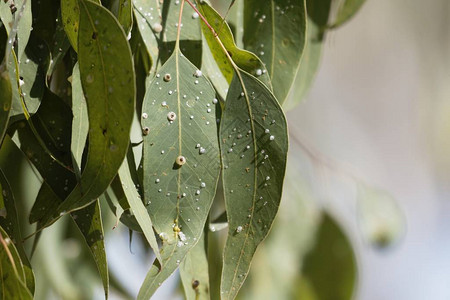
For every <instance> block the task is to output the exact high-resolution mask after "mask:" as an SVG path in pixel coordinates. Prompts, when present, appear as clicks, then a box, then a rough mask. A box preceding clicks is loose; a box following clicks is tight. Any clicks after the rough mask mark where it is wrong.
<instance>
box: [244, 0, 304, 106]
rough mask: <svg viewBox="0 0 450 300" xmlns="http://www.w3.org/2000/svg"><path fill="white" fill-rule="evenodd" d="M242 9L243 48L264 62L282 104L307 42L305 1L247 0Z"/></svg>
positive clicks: (275, 92) (274, 90)
mask: <svg viewBox="0 0 450 300" xmlns="http://www.w3.org/2000/svg"><path fill="white" fill-rule="evenodd" d="M244 12H245V14H244V16H245V18H244V45H245V48H246V49H248V50H250V51H252V52H253V53H256V54H257V55H258V56H259V57H260V58H261V60H262V61H263V62H264V64H265V66H266V68H267V71H268V73H269V76H270V79H271V82H272V86H273V92H274V94H275V96H276V97H277V99H278V101H279V102H280V103H281V104H282V103H283V102H284V100H285V99H286V96H287V95H288V93H289V90H290V89H291V86H292V83H293V82H294V78H295V75H296V74H297V70H298V67H299V64H300V59H301V57H302V54H303V49H304V47H305V43H306V11H305V2H304V0H277V1H275V0H270V1H260V0H247V1H245V9H244ZM259 72H261V70H260V71H259Z"/></svg>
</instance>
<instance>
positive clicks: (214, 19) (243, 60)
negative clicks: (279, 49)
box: [196, 1, 272, 89]
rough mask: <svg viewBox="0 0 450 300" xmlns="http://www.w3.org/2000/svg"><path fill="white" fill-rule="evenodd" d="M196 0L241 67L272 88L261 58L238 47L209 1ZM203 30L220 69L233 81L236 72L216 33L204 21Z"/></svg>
mask: <svg viewBox="0 0 450 300" xmlns="http://www.w3.org/2000/svg"><path fill="white" fill-rule="evenodd" d="M196 2H197V6H198V8H199V10H200V12H201V13H202V14H203V16H204V17H205V18H206V20H207V21H208V23H209V25H210V26H211V27H212V28H213V29H214V30H215V32H216V34H217V36H218V37H219V38H220V40H221V41H222V43H223V45H224V46H225V48H226V50H227V51H228V53H229V55H230V56H231V57H232V58H233V60H234V61H235V63H236V64H237V65H238V66H239V68H241V69H242V70H244V71H246V72H247V73H250V74H252V75H255V76H257V77H258V79H259V80H261V81H262V82H263V83H265V85H266V86H267V87H268V88H269V89H271V88H272V84H271V83H270V77H269V74H268V73H267V70H266V68H265V66H264V64H263V63H262V62H261V60H260V59H259V58H258V57H257V56H256V55H255V54H253V53H251V52H248V51H246V50H242V49H239V48H238V47H236V44H235V43H234V38H233V34H232V33H231V30H230V27H229V26H228V24H227V23H226V22H225V21H224V20H223V18H222V17H221V16H220V15H219V13H218V12H217V11H215V10H214V9H213V8H212V7H211V6H210V5H209V4H208V3H207V2H205V1H202V2H200V1H196ZM202 30H203V34H204V36H205V38H206V41H207V42H208V45H209V48H210V50H211V52H212V55H213V57H214V59H215V60H216V62H217V64H218V66H219V68H220V70H221V71H222V73H223V75H224V77H225V79H226V80H227V82H228V83H231V80H232V79H233V74H234V69H233V66H232V64H231V63H230V61H229V60H228V59H227V57H226V54H225V53H224V52H223V49H222V48H221V46H220V45H219V44H218V43H217V41H216V40H215V39H216V37H215V34H213V33H212V32H211V30H210V28H208V26H207V25H205V24H204V23H202Z"/></svg>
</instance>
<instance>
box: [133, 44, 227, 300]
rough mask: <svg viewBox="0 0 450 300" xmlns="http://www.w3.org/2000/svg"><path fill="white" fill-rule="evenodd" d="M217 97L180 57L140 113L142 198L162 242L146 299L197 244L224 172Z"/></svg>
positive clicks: (163, 74) (176, 52) (159, 76)
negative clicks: (217, 115) (220, 173)
mask: <svg viewBox="0 0 450 300" xmlns="http://www.w3.org/2000/svg"><path fill="white" fill-rule="evenodd" d="M216 105H217V100H216V99H215V92H214V89H213V88H212V86H211V84H210V83H209V82H208V80H207V79H206V78H205V77H204V76H203V75H202V73H201V71H199V70H198V69H197V68H196V67H195V66H194V65H193V64H192V63H190V62H189V60H187V59H186V58H185V57H184V56H183V55H182V53H181V51H180V49H179V48H178V45H176V47H175V50H174V54H173V55H172V56H171V57H170V58H169V60H168V61H167V62H166V63H165V64H164V66H162V67H161V69H160V70H159V73H158V74H157V75H156V77H155V79H154V80H153V82H152V83H151V84H150V86H149V89H148V90H147V94H146V97H145V99H144V104H143V108H142V120H141V123H142V127H143V132H144V134H146V136H145V137H144V143H143V174H144V177H143V179H144V181H143V182H144V198H145V200H146V201H147V202H148V206H147V210H148V212H149V214H150V218H151V219H152V221H153V226H154V227H155V230H156V232H157V233H158V234H159V236H160V238H161V240H162V247H161V256H162V260H163V263H162V266H161V267H160V266H158V265H156V264H155V265H153V267H152V268H151V270H150V271H149V273H148V274H147V277H146V278H145V281H144V284H143V285H142V287H141V290H140V292H139V296H138V298H139V299H148V298H149V297H150V296H151V295H152V294H153V293H154V291H155V290H156V289H157V288H158V286H159V284H160V283H162V282H163V281H164V280H165V279H166V278H167V277H168V276H169V275H170V274H171V273H172V272H173V271H174V270H175V269H176V268H177V267H178V265H179V263H180V262H181V261H182V260H183V259H184V257H185V256H186V254H187V253H188V252H189V251H190V249H191V248H192V247H193V246H194V245H195V244H196V243H197V242H198V240H199V238H200V236H201V234H202V231H203V228H204V225H205V222H206V218H207V216H208V213H209V210H210V207H211V204H212V201H213V198H214V195H215V192H216V186H217V181H218V178H219V171H220V168H219V166H220V158H219V146H218V141H217V125H216Z"/></svg>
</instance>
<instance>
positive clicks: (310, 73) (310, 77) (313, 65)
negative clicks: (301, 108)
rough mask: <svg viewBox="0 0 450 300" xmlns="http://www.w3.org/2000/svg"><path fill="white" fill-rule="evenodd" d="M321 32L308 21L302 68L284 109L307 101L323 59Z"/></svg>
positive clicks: (284, 104)
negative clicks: (304, 100)
mask: <svg viewBox="0 0 450 300" xmlns="http://www.w3.org/2000/svg"><path fill="white" fill-rule="evenodd" d="M321 35H322V34H321V31H320V30H319V28H318V27H317V25H315V24H314V22H312V21H311V20H309V21H308V42H307V43H306V47H305V50H304V52H303V57H302V60H301V62H300V68H299V70H298V72H297V75H296V77H295V79H294V86H295V88H294V89H291V91H290V93H289V95H288V97H287V99H286V101H285V102H284V103H283V108H284V109H285V110H289V109H292V108H294V107H295V106H297V104H299V103H300V102H301V101H302V100H303V99H305V97H306V95H307V93H308V92H309V90H310V88H311V86H312V84H313V82H314V79H315V78H316V74H317V72H318V70H319V66H320V58H321V57H322V48H323V39H322V37H321Z"/></svg>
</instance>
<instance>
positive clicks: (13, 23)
mask: <svg viewBox="0 0 450 300" xmlns="http://www.w3.org/2000/svg"><path fill="white" fill-rule="evenodd" d="M13 3H14V5H15V7H16V8H17V10H16V12H15V13H14V14H12V13H11V8H10V4H9V2H8V3H6V2H5V1H3V2H2V3H0V18H1V20H2V22H3V24H5V28H6V31H7V32H8V35H10V32H11V31H14V30H13V27H15V28H16V29H17V41H18V42H17V57H18V58H19V60H21V59H22V54H23V53H24V51H25V48H26V45H27V44H28V39H29V38H30V34H31V30H32V27H31V23H32V16H31V1H30V0H15V1H14V2H13ZM12 36H14V35H11V36H10V38H12Z"/></svg>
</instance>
